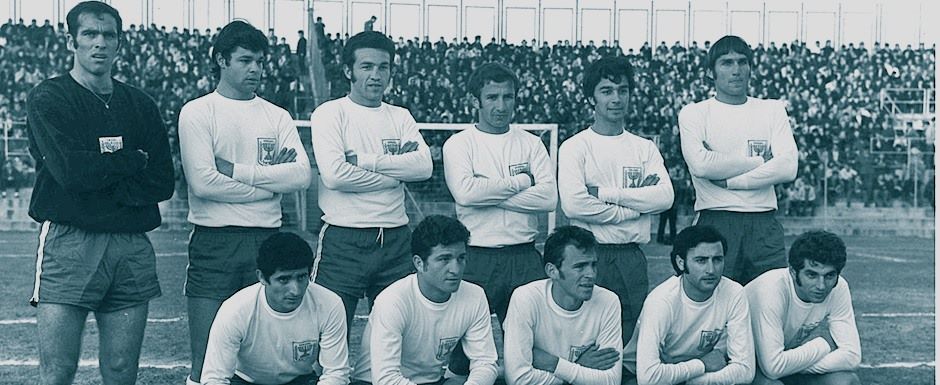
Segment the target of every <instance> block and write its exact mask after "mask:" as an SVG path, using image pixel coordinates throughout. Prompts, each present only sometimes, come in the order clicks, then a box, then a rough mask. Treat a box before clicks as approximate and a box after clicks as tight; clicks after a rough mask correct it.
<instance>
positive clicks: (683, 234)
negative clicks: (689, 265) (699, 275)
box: [669, 225, 728, 275]
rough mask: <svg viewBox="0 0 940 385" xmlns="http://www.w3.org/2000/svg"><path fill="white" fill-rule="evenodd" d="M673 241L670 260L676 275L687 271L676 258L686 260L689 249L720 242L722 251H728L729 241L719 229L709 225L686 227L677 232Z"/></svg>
mask: <svg viewBox="0 0 940 385" xmlns="http://www.w3.org/2000/svg"><path fill="white" fill-rule="evenodd" d="M672 242H673V243H672V252H670V253H669V262H672V269H673V270H675V271H676V275H682V273H684V272H685V269H680V268H679V263H678V262H676V258H682V260H683V261H685V257H687V256H688V255H689V250H690V249H692V248H694V247H696V246H698V245H700V244H702V243H715V242H720V243H721V250H722V252H727V251H728V241H727V240H725V237H724V236H723V235H721V233H719V232H718V229H716V228H714V227H711V226H707V225H694V226H689V227H686V228H684V229H682V231H680V232H679V234H676V238H675V239H674V240H673V241H672Z"/></svg>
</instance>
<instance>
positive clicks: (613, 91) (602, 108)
mask: <svg viewBox="0 0 940 385" xmlns="http://www.w3.org/2000/svg"><path fill="white" fill-rule="evenodd" d="M593 99H594V118H595V119H599V120H603V121H607V122H622V121H623V120H624V118H626V116H627V108H629V107H630V83H629V82H628V81H627V78H626V77H625V76H624V77H621V78H620V81H619V82H616V83H615V82H613V81H611V80H610V79H607V78H604V79H601V81H600V82H599V83H597V86H595V87H594V95H593Z"/></svg>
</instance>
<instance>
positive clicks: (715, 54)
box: [708, 35, 754, 71]
mask: <svg viewBox="0 0 940 385" xmlns="http://www.w3.org/2000/svg"><path fill="white" fill-rule="evenodd" d="M732 52H734V53H739V54H741V55H744V57H746V58H747V61H748V62H751V61H753V60H754V52H753V51H751V46H749V45H748V44H747V42H746V41H744V39H742V38H740V37H738V36H734V35H726V36H724V37H722V38H721V39H718V41H716V42H715V44H712V46H711V48H709V49H708V69H709V71H714V70H715V63H716V62H718V58H720V57H722V56H724V55H727V54H729V53H732Z"/></svg>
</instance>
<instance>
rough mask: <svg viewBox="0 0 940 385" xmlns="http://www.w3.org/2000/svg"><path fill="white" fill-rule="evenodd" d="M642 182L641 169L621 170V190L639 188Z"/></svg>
mask: <svg viewBox="0 0 940 385" xmlns="http://www.w3.org/2000/svg"><path fill="white" fill-rule="evenodd" d="M642 180H643V167H624V168H623V188H636V187H640V183H641V182H642Z"/></svg>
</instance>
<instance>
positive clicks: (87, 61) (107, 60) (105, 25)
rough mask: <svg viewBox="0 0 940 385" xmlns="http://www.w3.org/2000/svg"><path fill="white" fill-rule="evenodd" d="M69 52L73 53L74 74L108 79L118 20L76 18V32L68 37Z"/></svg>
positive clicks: (117, 42) (100, 17)
mask: <svg viewBox="0 0 940 385" xmlns="http://www.w3.org/2000/svg"><path fill="white" fill-rule="evenodd" d="M67 39H68V47H69V50H70V51H72V52H73V53H75V70H77V71H80V72H84V73H89V74H91V75H94V76H110V75H111V67H112V66H113V65H114V59H115V57H116V56H117V51H118V47H119V46H120V43H119V40H118V30H117V20H115V19H114V17H113V16H111V15H108V14H101V15H95V14H91V13H82V14H80V15H78V31H77V33H76V36H75V37H74V38H73V37H72V35H68V37H67Z"/></svg>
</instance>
